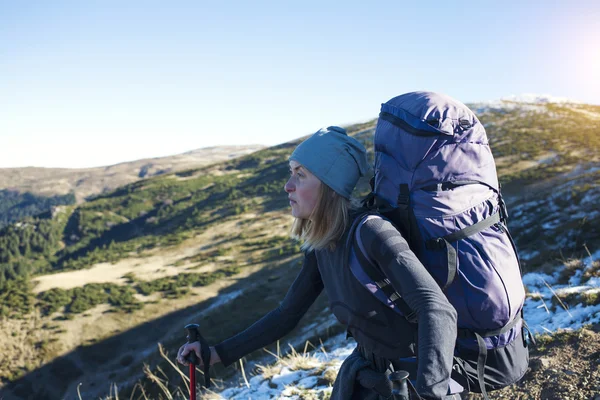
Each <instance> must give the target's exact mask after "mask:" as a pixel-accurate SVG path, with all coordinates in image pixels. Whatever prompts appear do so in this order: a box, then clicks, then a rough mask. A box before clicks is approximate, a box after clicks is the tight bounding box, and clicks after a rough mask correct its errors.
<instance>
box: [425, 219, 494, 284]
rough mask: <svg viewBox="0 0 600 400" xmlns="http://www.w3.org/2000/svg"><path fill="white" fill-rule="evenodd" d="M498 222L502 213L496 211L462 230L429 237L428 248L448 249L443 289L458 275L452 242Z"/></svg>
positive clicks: (426, 244) (426, 245)
mask: <svg viewBox="0 0 600 400" xmlns="http://www.w3.org/2000/svg"><path fill="white" fill-rule="evenodd" d="M498 223H500V214H499V213H494V214H492V215H490V216H489V217H487V218H486V219H484V220H481V221H479V222H477V223H476V224H473V225H471V226H467V227H466V228H464V229H461V230H460V231H456V232H453V233H451V234H449V235H446V236H442V237H439V238H434V239H429V240H427V241H426V242H425V247H426V248H427V250H446V253H447V254H448V276H447V278H446V283H445V284H444V285H443V286H442V290H446V288H447V287H448V286H450V284H451V283H452V282H453V281H454V278H455V277H456V269H457V265H456V249H455V248H454V246H453V245H452V243H453V242H458V241H459V240H462V239H465V238H467V237H469V236H471V235H474V234H476V233H478V232H481V231H483V230H484V229H487V228H489V227H490V226H492V225H495V224H498Z"/></svg>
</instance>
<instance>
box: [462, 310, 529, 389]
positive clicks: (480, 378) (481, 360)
mask: <svg viewBox="0 0 600 400" xmlns="http://www.w3.org/2000/svg"><path fill="white" fill-rule="evenodd" d="M522 316H523V309H521V312H520V313H518V314H517V315H516V316H515V317H514V318H513V320H512V321H510V322H509V323H508V324H506V325H504V326H503V327H502V328H499V329H494V330H490V331H474V330H471V329H466V328H459V329H458V337H463V338H464V337H473V336H475V338H476V339H477V347H478V350H479V354H478V356H477V382H479V388H480V389H481V394H482V396H483V398H484V399H485V400H489V397H488V395H487V391H486V390H485V381H484V375H485V363H486V361H487V345H486V344H485V341H484V340H483V338H484V337H491V336H498V335H501V334H503V333H506V332H508V331H510V330H511V329H512V328H514V327H515V326H516V325H517V324H518V323H519V322H520V321H523V323H525V321H524V320H523V319H522Z"/></svg>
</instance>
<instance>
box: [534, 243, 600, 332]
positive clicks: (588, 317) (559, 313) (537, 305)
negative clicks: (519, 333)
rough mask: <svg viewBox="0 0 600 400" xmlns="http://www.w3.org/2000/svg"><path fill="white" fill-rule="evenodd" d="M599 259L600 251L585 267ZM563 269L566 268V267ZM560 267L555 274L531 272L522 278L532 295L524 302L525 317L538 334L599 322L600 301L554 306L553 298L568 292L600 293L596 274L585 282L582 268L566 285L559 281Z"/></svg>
mask: <svg viewBox="0 0 600 400" xmlns="http://www.w3.org/2000/svg"><path fill="white" fill-rule="evenodd" d="M598 259H600V251H597V252H596V253H595V254H592V255H591V257H588V258H586V260H585V262H584V265H585V267H584V268H585V269H589V268H591V267H592V262H593V261H594V260H598ZM563 268H564V267H563ZM560 272H561V270H560V269H559V270H558V271H557V272H555V273H554V274H552V275H547V274H541V273H535V272H532V273H529V274H526V275H525V276H524V277H523V282H524V283H525V286H527V288H528V289H529V293H530V296H529V297H528V299H527V301H526V302H525V320H526V321H527V324H528V325H529V328H530V329H531V331H532V332H533V333H534V334H535V333H544V332H554V331H556V330H558V329H579V328H581V327H582V326H583V325H585V324H594V323H595V324H597V323H600V304H597V305H587V304H577V305H576V306H574V307H570V308H568V307H567V306H566V305H565V307H563V306H560V305H559V306H557V307H553V305H552V298H553V297H555V298H556V296H561V295H566V294H571V295H572V294H594V293H599V294H600V278H597V277H594V278H591V279H589V280H587V281H586V282H582V275H583V271H577V273H575V274H574V275H573V276H572V277H571V278H570V279H569V282H568V283H567V284H564V285H560V284H557V279H558V276H559V275H560Z"/></svg>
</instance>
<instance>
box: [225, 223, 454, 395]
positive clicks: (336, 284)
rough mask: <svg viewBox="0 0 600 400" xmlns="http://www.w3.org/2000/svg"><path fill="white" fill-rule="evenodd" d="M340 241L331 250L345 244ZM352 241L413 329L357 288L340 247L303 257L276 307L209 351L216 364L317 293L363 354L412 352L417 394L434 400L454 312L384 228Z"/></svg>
mask: <svg viewBox="0 0 600 400" xmlns="http://www.w3.org/2000/svg"><path fill="white" fill-rule="evenodd" d="M347 234H348V233H347V232H346V234H345V235H344V237H342V238H341V239H340V241H339V243H341V244H344V243H346V239H347V238H346V236H347ZM360 234H361V241H362V243H363V244H364V246H365V248H366V251H367V255H368V257H369V258H370V259H371V260H374V261H375V262H376V263H377V264H378V266H379V268H381V270H382V271H383V272H384V274H385V275H386V276H387V277H388V278H389V279H390V281H391V283H392V286H393V287H394V288H395V289H396V291H398V292H399V293H400V294H401V295H402V297H403V298H404V300H405V301H406V302H407V303H408V305H409V306H410V307H411V309H412V310H414V311H415V312H416V314H417V318H418V329H416V327H415V325H413V324H410V323H409V322H407V321H406V320H405V319H404V318H402V317H400V316H399V315H398V314H396V313H395V312H394V311H392V310H391V309H389V308H387V307H386V306H385V305H383V304H382V303H381V302H379V301H378V300H377V299H376V298H375V297H374V296H372V295H371V294H370V293H369V292H368V291H367V290H366V289H365V288H364V287H362V285H361V284H360V283H359V282H358V281H357V280H356V278H355V277H354V276H353V275H352V273H351V271H350V270H349V268H347V265H346V264H347V263H346V260H344V255H345V248H344V247H345V246H344V245H338V246H337V247H336V249H335V250H334V251H329V250H319V251H315V252H310V253H308V254H306V255H305V258H304V264H303V266H302V270H301V271H300V273H299V274H298V277H297V278H296V280H295V281H294V283H293V284H292V286H291V287H290V289H289V291H288V293H287V294H286V296H285V298H284V299H283V302H282V303H281V305H280V306H279V307H278V308H277V309H275V310H273V311H271V312H270V313H268V314H267V315H265V316H264V317H263V318H261V319H260V320H259V321H257V322H256V323H255V324H253V325H252V326H251V327H250V328H248V329H246V330H245V331H243V332H242V333H240V334H238V335H236V336H234V337H232V338H230V339H227V340H225V341H223V342H222V343H220V344H218V345H217V346H216V350H217V352H218V354H219V355H220V357H221V360H222V361H223V363H224V364H225V365H229V364H231V363H232V362H235V361H236V360H237V359H239V358H241V357H243V356H244V355H245V354H247V353H249V352H251V351H254V350H257V349H260V348H261V347H264V346H266V345H269V344H270V343H273V342H274V341H276V340H278V339H279V338H281V337H282V336H284V335H285V334H286V333H288V332H289V331H290V330H292V329H293V328H294V327H295V326H296V324H297V323H298V321H299V320H300V318H301V317H302V316H303V315H304V313H305V312H306V311H307V310H308V308H309V307H310V305H311V304H312V303H313V302H314V301H315V299H316V298H317V296H318V295H319V294H320V293H321V291H322V290H323V288H325V291H326V292H327V295H328V298H329V302H330V307H331V310H332V312H333V314H334V315H335V316H336V318H337V319H338V320H339V321H340V322H341V323H342V324H344V325H346V326H347V327H348V331H349V333H350V334H351V335H352V336H353V337H354V338H355V339H356V341H357V342H358V343H359V344H360V345H361V346H362V347H363V348H365V349H367V350H368V351H371V352H372V353H373V354H374V355H375V356H377V357H384V358H387V359H394V358H398V357H407V356H411V355H414V354H415V352H416V353H417V354H418V356H419V357H418V371H417V385H416V388H417V390H418V392H419V394H420V395H421V396H422V397H424V398H426V399H442V398H443V397H444V396H445V395H446V393H447V390H448V380H449V378H450V372H451V368H452V356H453V351H454V345H455V340H456V311H455V310H454V308H453V307H452V306H451V305H450V303H449V302H448V300H447V299H446V297H445V296H444V294H443V293H442V291H441V289H440V288H439V286H438V285H437V283H436V282H435V281H434V279H433V278H432V277H431V275H430V274H429V273H428V272H427V270H426V269H425V267H424V266H423V265H422V264H421V262H420V261H419V260H418V259H417V257H416V256H415V255H414V254H413V252H412V251H411V250H410V249H409V247H408V244H407V243H406V240H404V238H403V237H402V235H401V234H400V233H399V232H398V231H397V230H396V229H395V228H394V227H393V225H392V224H391V223H389V222H388V221H386V220H383V219H372V220H369V221H367V222H366V223H365V224H364V225H363V227H362V228H361V232H360ZM415 342H416V343H417V345H416V348H415V347H414V345H413V343H415Z"/></svg>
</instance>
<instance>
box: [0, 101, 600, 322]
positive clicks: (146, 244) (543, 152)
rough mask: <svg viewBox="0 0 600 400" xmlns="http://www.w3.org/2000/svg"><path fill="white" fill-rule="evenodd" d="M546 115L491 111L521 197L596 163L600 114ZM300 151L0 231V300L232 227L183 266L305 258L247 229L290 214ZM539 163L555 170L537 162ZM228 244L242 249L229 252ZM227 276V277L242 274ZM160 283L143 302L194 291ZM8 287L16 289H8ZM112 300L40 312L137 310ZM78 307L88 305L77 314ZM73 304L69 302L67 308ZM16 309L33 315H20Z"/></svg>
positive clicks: (192, 174) (128, 191) (579, 188)
mask: <svg viewBox="0 0 600 400" xmlns="http://www.w3.org/2000/svg"><path fill="white" fill-rule="evenodd" d="M540 107H546V111H545V112H533V111H532V112H527V113H525V114H523V112H522V111H520V110H512V111H510V110H509V111H504V112H493V111H491V112H486V113H483V114H482V115H480V118H481V120H482V122H483V123H484V124H486V130H487V132H488V135H489V137H490V142H491V145H492V148H493V151H494V154H495V156H496V158H500V157H508V158H509V159H510V160H512V161H513V162H517V161H527V162H531V163H533V164H532V165H534V166H533V167H529V168H525V169H521V170H516V171H515V168H512V165H510V164H509V163H506V162H505V163H502V164H501V165H502V166H501V167H500V168H499V174H500V179H501V181H502V182H503V183H504V184H507V185H508V186H510V185H513V186H514V187H518V188H519V187H521V185H523V184H527V183H530V182H535V181H539V180H542V179H549V178H552V177H554V176H556V175H557V174H560V173H562V172H565V171H569V170H571V169H573V168H574V167H575V166H576V165H577V164H578V163H580V162H582V160H583V161H590V160H595V158H594V157H597V156H596V154H598V150H599V147H600V135H598V134H597V133H598V132H599V131H600V121H599V120H598V119H594V118H588V117H587V116H586V115H587V114H586V113H596V114H600V107H598V106H583V105H576V106H571V105H570V106H565V105H554V104H550V105H542V106H540ZM375 123H376V121H375V120H373V121H370V122H366V123H364V124H358V125H354V126H352V127H349V128H348V131H349V132H350V134H352V135H354V136H355V137H356V138H357V139H358V140H359V141H361V142H362V143H363V144H364V145H365V147H366V148H367V149H369V158H370V160H371V161H372V159H373V153H372V138H373V132H374V126H375ZM296 144H297V142H290V143H285V144H282V145H279V146H275V147H272V148H268V149H265V150H262V151H259V152H256V153H253V154H250V155H247V156H245V157H241V158H238V159H233V160H229V161H226V162H223V163H220V164H218V165H213V166H207V167H202V168H196V169H190V170H188V171H181V172H177V173H172V174H166V175H161V176H156V177H152V178H149V179H145V180H141V181H137V182H135V183H132V184H129V185H126V186H123V187H121V188H119V189H117V190H115V191H113V192H110V193H105V194H102V195H99V196H97V197H95V198H93V199H90V200H89V201H87V202H86V203H84V204H81V205H79V206H75V205H69V206H63V207H60V209H59V210H58V211H55V212H47V213H44V214H40V215H37V216H35V217H26V218H24V219H22V220H21V221H20V222H18V223H15V224H11V225H7V226H5V227H4V228H1V229H0V292H1V293H3V295H4V296H5V297H6V296H7V295H5V294H4V293H12V294H11V296H25V297H27V298H32V295H31V294H30V292H29V291H28V289H27V285H25V284H24V282H26V281H27V279H28V278H27V277H29V276H35V275H37V274H46V273H53V272H59V271H67V270H76V269H85V268H89V267H91V266H92V265H94V264H97V263H100V262H112V263H114V262H117V261H119V260H121V259H124V258H127V257H132V256H135V257H143V256H144V255H145V254H147V250H150V249H153V248H157V247H170V246H177V245H179V244H181V243H182V242H184V241H186V240H188V239H190V238H193V237H194V236H196V235H198V234H200V233H202V232H204V231H206V230H209V229H211V228H212V227H214V226H215V225H216V224H221V223H223V222H226V221H231V220H238V222H239V224H238V226H237V228H238V229H240V230H241V231H242V232H241V233H240V234H239V236H238V237H237V238H235V237H234V236H235V235H228V237H229V239H228V240H227V239H223V241H222V242H221V243H220V245H219V247H218V248H215V249H212V250H211V251H208V252H204V253H202V254H198V255H196V256H194V257H189V258H184V259H182V260H179V261H177V262H176V265H181V264H183V263H199V264H202V263H207V262H215V261H217V259H218V257H222V256H224V255H227V254H230V253H237V252H239V253H241V254H246V253H252V252H255V251H261V254H260V255H258V256H257V255H254V254H253V255H252V256H250V255H249V256H248V257H249V259H248V260H247V261H248V262H267V261H271V260H275V259H278V258H281V257H287V256H289V255H291V254H297V253H298V252H299V245H298V243H295V242H293V241H291V240H290V239H288V238H287V237H260V236H259V235H258V234H257V233H256V232H253V233H250V232H246V231H245V225H244V224H243V222H244V220H241V221H240V219H239V216H240V215H241V214H244V213H247V212H251V213H256V214H260V213H261V212H266V211H273V210H279V209H284V208H286V207H288V202H287V196H286V194H285V192H284V191H283V187H284V184H285V182H286V180H287V178H288V174H289V172H288V161H287V157H288V156H289V154H290V152H291V151H292V149H293V148H294V147H295V146H296ZM541 157H546V158H547V160H545V161H544V162H538V161H539V159H540V158H541ZM599 176H600V174H598V173H596V174H595V175H594V176H591V177H589V178H586V179H587V180H580V181H578V182H577V184H574V185H573V186H572V187H571V188H570V189H569V193H570V194H569V197H568V198H566V199H565V200H561V199H558V200H557V201H558V202H560V201H565V203H566V204H571V205H572V204H579V202H582V204H583V202H584V201H585V198H586V195H587V194H588V193H589V192H590V191H593V190H597V188H598V186H599V185H600V181H599ZM367 190H368V178H366V179H364V180H362V181H361V182H359V187H358V191H357V192H358V193H359V194H366V193H367ZM2 196H4V197H2ZM11 196H12V197H11ZM9 197H10V198H11V199H13V200H12V201H13V203H14V202H17V201H19V202H20V203H19V204H22V202H23V201H25V200H23V199H22V198H17V197H15V194H14V193H12V194H10V193H8V192H6V191H4V192H0V200H2V199H4V200H5V202H4V203H2V202H1V201H0V204H5V205H6V204H8V203H7V202H6V199H7V198H9ZM63 200H64V201H71V200H72V199H70V198H68V197H65V198H61V199H59V198H56V199H54V200H52V201H56V202H60V201H63ZM559 206H560V204H559ZM21 208H22V207H21ZM0 211H2V209H0ZM531 212H537V210H531ZM245 221H247V220H245ZM0 222H1V221H0ZM570 224H571V225H569V224H565V225H564V226H563V227H562V228H563V229H564V230H568V231H569V232H576V233H577V234H576V235H575V236H574V237H573V239H572V241H573V242H574V243H576V245H577V246H581V244H582V243H585V241H586V240H587V238H590V237H595V236H594V235H596V236H597V235H598V229H600V228H598V226H600V225H599V224H597V223H593V221H583V222H581V221H576V222H572V223H570ZM577 235H578V236H577ZM540 236H541V235H540V234H539V229H531V230H529V229H523V230H522V231H521V232H516V234H515V237H516V240H517V243H518V244H519V246H520V247H521V246H522V245H523V244H525V245H528V244H530V243H537V242H536V241H538V240H539V237H540ZM542 236H543V235H542ZM229 240H234V241H235V242H236V243H235V244H233V243H229V242H228V241H229ZM234 246H237V248H236V247H234ZM265 250H266V251H265ZM558 250H560V249H557V251H558ZM250 257H251V258H250ZM229 267H231V266H228V268H229ZM191 268H194V266H191ZM231 268H234V267H231ZM236 268H237V267H236ZM220 273H221V274H225V275H223V276H227V274H228V273H235V270H234V269H232V270H231V271H230V272H226V271H221V272H220ZM219 277H220V276H218V275H214V276H211V277H208V276H204V277H202V278H200V277H192V276H188V277H187V278H188V279H191V282H192V283H190V285H187V286H185V285H184V286H185V287H188V286H192V285H196V284H199V285H201V284H203V283H202V282H209V281H211V279H219ZM132 279H133V278H131V279H130V280H132ZM162 279H163V280H162V281H160V282H153V283H145V284H144V283H141V282H135V285H137V286H135V287H136V288H137V289H136V290H137V291H139V292H140V293H144V292H148V293H150V292H152V291H161V292H163V293H168V295H169V296H177V295H179V294H181V293H183V292H184V291H185V290H186V289H185V288H184V286H181V282H180V281H176V280H172V278H162ZM173 279H174V278H173ZM196 279H197V280H196ZM213 281H214V280H213ZM8 282H12V283H10V286H9V284H8ZM132 285H133V283H132ZM177 285H180V286H179V288H178V286H177ZM113 290H116V289H113V288H111V287H96V286H91V287H89V288H87V289H85V290H83V288H82V292H81V293H80V292H74V291H73V292H68V293H66V294H65V293H58V292H57V293H47V294H46V297H45V298H44V299H43V301H42V299H40V304H44V305H43V306H42V307H44V310H45V312H52V310H54V309H59V308H61V307H66V308H67V309H68V310H74V311H72V312H80V311H77V310H83V309H86V306H87V305H91V304H97V303H98V302H108V301H109V300H108V299H109V298H111V299H113V300H114V299H116V298H118V299H121V300H122V301H121V300H118V301H116V300H114V301H112V300H111V301H112V302H113V303H115V304H117V303H119V304H120V303H122V304H123V305H128V306H132V307H133V304H135V302H133V300H127V296H128V295H129V294H127V293H129V292H123V293H120V292H119V293H116V292H115V293H113ZM17 293H18V294H17ZM28 293H29V294H28ZM111 293H113V294H112V295H111ZM178 293H179V294H178ZM111 296H112V297H111ZM75 297H77V298H80V299H81V300H79V301H78V302H75V303H74V304H73V302H74V298H75ZM68 299H70V302H68V303H67V301H68ZM17 303H19V304H25V305H23V306H17ZM80 303H81V304H82V305H79V304H80ZM3 304H5V305H4V308H3V310H4V311H3V313H4V314H11V313H14V314H15V315H17V314H19V313H22V312H23V310H26V309H28V308H27V307H31V303H30V302H29V303H28V302H13V301H8V300H7V301H5V302H3ZM6 304H9V305H6ZM27 304H29V305H27Z"/></svg>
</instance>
